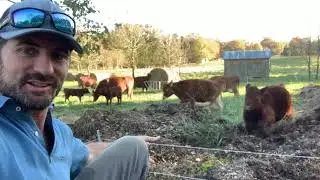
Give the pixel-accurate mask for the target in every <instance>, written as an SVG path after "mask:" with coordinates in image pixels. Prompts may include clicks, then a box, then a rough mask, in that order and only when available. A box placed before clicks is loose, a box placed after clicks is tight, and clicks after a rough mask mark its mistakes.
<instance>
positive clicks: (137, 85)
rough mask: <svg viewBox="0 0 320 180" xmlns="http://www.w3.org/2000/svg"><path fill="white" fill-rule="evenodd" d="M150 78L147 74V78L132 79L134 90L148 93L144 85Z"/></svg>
mask: <svg viewBox="0 0 320 180" xmlns="http://www.w3.org/2000/svg"><path fill="white" fill-rule="evenodd" d="M150 77H151V74H150V73H148V75H147V76H138V77H135V78H134V88H142V91H144V89H146V91H148V86H147V84H146V81H149V80H150Z"/></svg>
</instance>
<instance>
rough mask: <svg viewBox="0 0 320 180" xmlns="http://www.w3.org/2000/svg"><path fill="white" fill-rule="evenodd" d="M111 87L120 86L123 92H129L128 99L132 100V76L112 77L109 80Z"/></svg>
mask: <svg viewBox="0 0 320 180" xmlns="http://www.w3.org/2000/svg"><path fill="white" fill-rule="evenodd" d="M109 86H110V87H113V86H119V87H120V88H121V92H122V93H123V92H127V93H128V97H129V98H130V99H131V98H132V95H133V86H134V79H133V78H132V77H131V76H124V77H118V76H112V77H110V78H109Z"/></svg>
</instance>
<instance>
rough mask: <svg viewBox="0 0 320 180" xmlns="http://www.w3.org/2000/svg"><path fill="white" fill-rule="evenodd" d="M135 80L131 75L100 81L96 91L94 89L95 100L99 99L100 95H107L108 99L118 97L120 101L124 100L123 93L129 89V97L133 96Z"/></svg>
mask: <svg viewBox="0 0 320 180" xmlns="http://www.w3.org/2000/svg"><path fill="white" fill-rule="evenodd" d="M133 84H134V80H133V78H132V77H130V76H125V77H116V76H112V77H110V78H109V79H105V80H102V81H100V83H99V84H98V86H97V88H96V90H95V91H93V101H97V99H98V98H99V96H100V95H102V96H105V97H106V99H107V103H108V100H110V103H111V99H112V98H113V97H118V102H119V103H121V101H122V93H123V92H125V91H127V93H128V97H130V98H131V97H132V94H133Z"/></svg>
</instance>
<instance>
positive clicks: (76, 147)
mask: <svg viewBox="0 0 320 180" xmlns="http://www.w3.org/2000/svg"><path fill="white" fill-rule="evenodd" d="M88 156H89V150H88V148H87V146H86V145H85V144H84V143H83V142H82V141H81V140H80V139H78V138H76V137H73V140H72V165H71V179H74V178H75V177H76V176H77V175H78V174H79V172H80V170H81V169H82V168H83V167H84V166H85V165H86V162H87V159H88Z"/></svg>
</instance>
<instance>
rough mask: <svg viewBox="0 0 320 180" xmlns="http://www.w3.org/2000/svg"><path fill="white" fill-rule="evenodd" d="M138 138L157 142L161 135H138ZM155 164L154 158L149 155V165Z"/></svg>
mask: <svg viewBox="0 0 320 180" xmlns="http://www.w3.org/2000/svg"><path fill="white" fill-rule="evenodd" d="M137 137H138V138H140V139H142V140H144V141H145V142H146V143H147V144H149V143H150V142H156V141H159V140H160V136H157V137H153V136H137ZM152 164H155V162H154V160H153V159H152V158H151V157H149V166H150V165H152Z"/></svg>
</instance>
